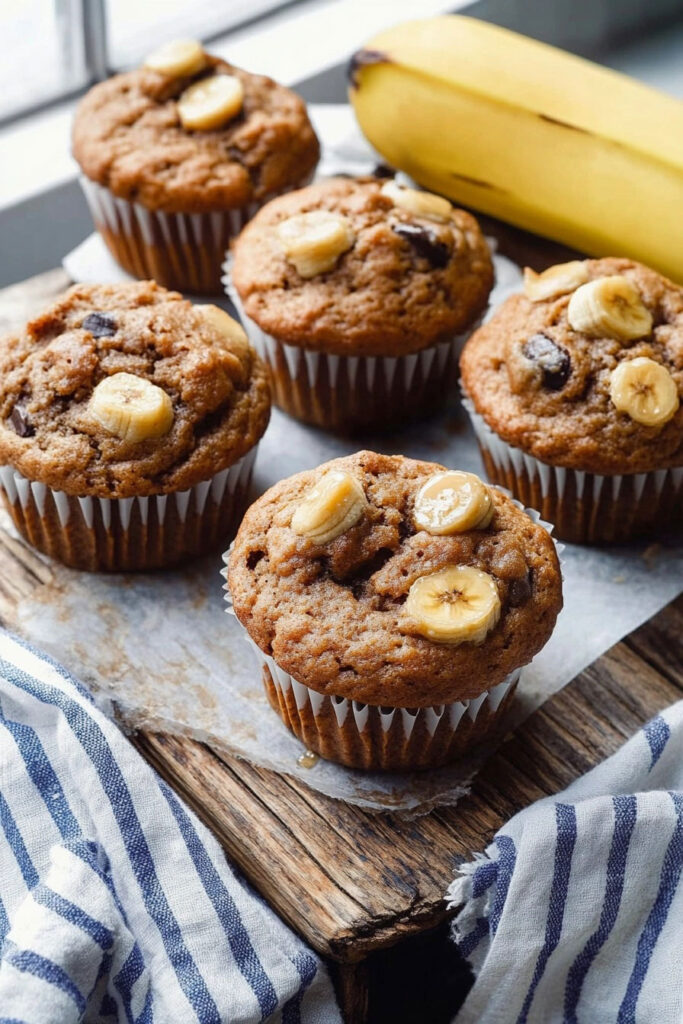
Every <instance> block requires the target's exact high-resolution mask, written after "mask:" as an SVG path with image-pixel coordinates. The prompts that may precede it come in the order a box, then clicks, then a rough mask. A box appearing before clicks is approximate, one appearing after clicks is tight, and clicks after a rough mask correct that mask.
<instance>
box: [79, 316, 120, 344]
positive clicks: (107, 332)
mask: <svg viewBox="0 0 683 1024" xmlns="http://www.w3.org/2000/svg"><path fill="white" fill-rule="evenodd" d="M81 327H82V328H83V330H84V331H90V333H91V334H92V336H93V338H111V336H112V334H116V332H117V331H118V329H119V328H118V324H117V323H116V320H114V317H113V316H109V314H108V313H89V314H88V315H87V316H86V318H85V320H84V321H83V323H82V324H81Z"/></svg>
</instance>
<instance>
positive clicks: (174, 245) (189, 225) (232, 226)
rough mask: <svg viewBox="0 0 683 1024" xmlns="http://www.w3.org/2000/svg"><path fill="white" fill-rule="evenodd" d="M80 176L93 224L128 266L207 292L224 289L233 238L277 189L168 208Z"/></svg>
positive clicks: (173, 284) (172, 284) (174, 284)
mask: <svg viewBox="0 0 683 1024" xmlns="http://www.w3.org/2000/svg"><path fill="white" fill-rule="evenodd" d="M79 180H80V183H81V187H82V189H83V192H84V194H85V198H86V200H87V203H88V206H89V207H90V212H91V214H92V217H93V220H94V222H95V227H96V228H97V230H98V231H99V232H100V234H101V235H102V237H103V238H104V240H105V242H106V243H107V246H108V247H109V249H110V250H111V253H112V255H113V256H114V258H115V259H116V260H117V262H118V263H120V264H121V266H122V267H123V268H124V270H127V271H128V273H129V274H132V275H133V276H134V277H137V278H141V279H145V278H152V279H153V280H155V281H157V282H158V284H161V285H164V287H166V288H177V289H180V290H181V291H186V292H194V293H197V294H209V295H218V294H220V291H221V265H222V263H223V259H224V258H225V253H226V250H227V248H228V246H229V245H230V242H231V240H232V239H233V238H236V237H237V235H239V233H240V231H241V230H242V228H243V227H244V225H245V224H246V223H247V222H248V221H249V220H251V218H252V217H253V216H254V214H255V213H256V212H257V211H258V210H260V208H261V207H262V206H264V205H265V203H267V202H269V201H270V200H271V199H273V198H275V195H276V194H275V193H273V194H272V195H269V196H267V197H266V198H264V199H263V200H261V201H260V202H253V203H247V204H246V205H245V206H240V207H236V208H235V209H232V210H218V211H212V212H210V213H164V212H162V211H160V210H148V209H147V208H146V207H145V206H142V205H141V204H140V203H135V202H129V200H127V199H121V198H119V197H118V196H115V195H114V193H113V192H111V190H110V189H108V188H105V187H104V186H102V185H99V184H97V182H94V181H91V180H90V178H87V177H85V175H81V176H80V179H79ZM310 180H311V176H309V178H308V179H307V180H306V181H302V182H301V184H300V185H296V186H294V187H296V188H301V187H303V186H304V185H306V184H308V182H309V181H310ZM284 191H290V190H288V189H285V190H284ZM277 194H278V195H279V194H280V193H277Z"/></svg>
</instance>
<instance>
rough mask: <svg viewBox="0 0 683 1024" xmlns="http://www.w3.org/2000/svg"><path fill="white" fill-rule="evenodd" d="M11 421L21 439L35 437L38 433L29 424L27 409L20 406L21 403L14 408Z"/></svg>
mask: <svg viewBox="0 0 683 1024" xmlns="http://www.w3.org/2000/svg"><path fill="white" fill-rule="evenodd" d="M9 421H10V423H11V424H12V426H13V427H14V429H15V431H16V433H17V434H18V435H19V437H33V435H34V434H35V432H36V428H35V427H33V426H32V425H31V424H30V423H29V420H28V416H27V415H26V409H25V408H24V406H23V405H19V403H17V404H16V405H15V406H14V408H13V409H12V412H11V413H10V414H9Z"/></svg>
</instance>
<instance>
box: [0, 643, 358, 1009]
mask: <svg viewBox="0 0 683 1024" xmlns="http://www.w3.org/2000/svg"><path fill="white" fill-rule="evenodd" d="M0 950H1V952H0V1024H77V1022H80V1021H86V1022H88V1024H115V1022H117V1024H119V1022H120V1024H124V1022H125V1024H194V1022H200V1024H223V1022H228V1021H230V1022H240V1024H248V1022H251V1021H263V1020H266V1019H268V1020H270V1019H272V1020H277V1021H282V1022H283V1024H290V1022H291V1024H294V1022H304V1024H335V1022H338V1021H340V1017H339V1013H338V1010H337V1007H336V1003H335V1000H334V996H333V993H332V988H331V985H330V982H329V978H328V976H327V973H326V971H325V968H324V966H323V965H322V964H321V963H320V961H319V960H318V958H317V957H316V956H315V955H314V954H313V953H312V952H311V951H310V950H309V949H307V948H306V946H304V945H303V943H302V942H301V941H300V940H299V939H298V938H297V937H296V936H295V935H294V934H293V933H292V932H290V931H289V929H288V928H286V927H285V925H284V924H283V923H282V922H281V921H280V920H279V919H278V918H277V917H276V916H275V914H273V913H272V912H271V911H270V910H269V909H268V908H267V907H266V906H265V904H264V903H263V902H261V900H260V899H259V898H258V897H257V896H255V895H254V894H253V893H252V892H251V891H249V889H248V888H247V887H246V885H245V884H244V882H242V881H241V880H240V878H239V877H238V876H237V875H236V874H235V872H234V871H233V870H232V869H231V868H230V866H229V865H228V864H227V863H226V860H225V858H224V856H223V854H222V852H221V850H220V848H219V846H218V844H217V842H216V841H215V840H214V839H213V838H212V836H211V835H210V834H209V832H208V831H207V830H206V829H205V828H204V827H203V826H202V825H201V824H200V823H199V821H198V820H197V819H196V818H195V817H194V815H193V814H192V813H191V812H190V811H189V810H188V809H187V808H186V807H185V806H184V805H183V804H182V803H181V801H180V800H179V799H178V798H177V797H176V796H175V795H174V793H173V792H172V791H171V790H170V789H169V788H168V786H166V785H165V784H164V783H163V782H161V781H160V779H159V778H158V777H157V775H156V774H155V773H154V772H153V771H152V769H151V768H150V767H149V766H148V765H147V764H145V762H144V761H143V760H142V759H141V758H140V757H139V756H138V754H137V753H136V752H135V750H134V749H133V747H132V746H131V745H130V744H129V743H128V741H127V740H126V739H125V737H124V736H123V735H122V733H120V732H119V730H118V729H117V728H116V726H115V725H113V724H112V723H111V722H110V721H109V720H108V719H107V718H106V717H105V715H104V714H102V713H101V712H100V711H99V710H98V709H97V708H96V707H95V705H94V703H93V701H92V699H91V698H90V696H89V695H88V694H87V693H86V691H85V690H84V689H83V688H82V687H81V686H80V685H79V684H78V683H77V682H76V681H75V680H74V679H72V678H71V677H70V676H69V675H68V673H67V672H65V671H64V669H62V668H61V667H60V666H59V665H57V664H55V663H53V662H51V661H49V660H48V659H46V658H45V657H44V656H42V655H39V654H38V653H37V652H35V651H33V650H31V649H29V648H28V647H26V646H24V645H23V644H21V643H20V642H18V641H17V640H15V639H13V638H12V637H10V636H8V635H7V634H6V633H3V632H2V631H0Z"/></svg>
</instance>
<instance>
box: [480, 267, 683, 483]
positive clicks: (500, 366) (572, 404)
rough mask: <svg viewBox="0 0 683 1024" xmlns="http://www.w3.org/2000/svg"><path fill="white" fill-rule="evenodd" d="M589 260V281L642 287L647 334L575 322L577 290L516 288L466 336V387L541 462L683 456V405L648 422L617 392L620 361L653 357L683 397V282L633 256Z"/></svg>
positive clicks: (616, 467) (596, 465)
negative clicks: (622, 404) (533, 292)
mask: <svg viewBox="0 0 683 1024" xmlns="http://www.w3.org/2000/svg"><path fill="white" fill-rule="evenodd" d="M572 266H573V265H572ZM584 266H585V270H586V271H587V273H586V275H585V276H586V278H587V280H588V281H591V282H593V281H596V280H598V279H599V278H608V277H611V276H613V275H618V276H621V277H624V278H626V279H627V280H628V281H629V282H631V284H632V285H633V286H635V289H636V291H637V294H638V295H639V297H640V299H639V302H642V304H643V306H644V307H645V308H644V310H642V315H643V327H642V331H643V332H644V333H643V336H642V337H638V338H624V337H617V336H615V334H614V333H612V335H611V336H604V335H601V334H599V333H597V332H596V331H595V330H593V331H592V332H591V333H590V334H588V333H582V332H581V331H579V330H576V329H573V328H572V327H571V325H570V319H571V310H569V307H570V302H571V300H572V295H576V294H577V292H576V291H575V290H573V289H572V290H571V291H567V293H566V294H561V295H557V296H551V297H549V298H547V299H545V300H542V301H538V300H537V301H531V300H530V299H529V298H528V297H527V296H526V295H524V294H520V295H514V296H512V297H511V298H509V299H508V300H507V301H506V302H505V303H503V305H502V306H501V308H500V309H499V310H498V311H497V313H496V314H495V316H494V317H492V319H491V320H490V321H489V322H488V323H487V324H485V326H483V327H481V328H480V329H479V330H478V331H477V332H476V333H475V334H474V335H473V336H472V337H471V338H470V340H469V341H468V342H467V344H466V346H465V349H464V352H463V354H462V358H461V371H462V381H463V384H464V387H465V389H466V391H467V392H468V394H469V395H470V397H471V399H472V401H473V402H474V405H475V407H476V410H477V412H479V413H480V414H481V415H482V416H483V417H484V419H485V420H486V422H487V423H488V425H489V426H490V427H491V429H492V430H493V431H495V433H496V434H498V435H499V436H500V437H502V438H503V440H504V441H507V442H508V443H509V444H511V445H514V446H515V447H518V448H521V449H522V450H523V451H525V452H527V453H529V454H530V455H533V456H534V457H535V458H537V459H540V460H541V461H542V462H548V463H550V464H551V465H558V466H564V467H566V468H567V469H575V470H581V471H586V472H589V473H598V474H619V473H642V472H648V471H650V470H656V469H661V468H665V467H668V466H679V465H683V405H679V407H678V409H677V411H676V412H675V414H673V415H672V416H671V418H669V419H668V420H667V422H665V423H660V424H658V425H647V424H644V423H641V422H638V421H637V420H636V419H634V418H633V417H631V416H629V415H628V414H627V413H626V412H625V411H623V410H620V409H618V408H617V406H616V405H615V402H614V400H613V397H612V395H611V393H610V386H611V381H612V374H613V372H614V370H615V369H616V367H617V366H619V365H621V364H623V363H624V362H626V361H631V360H634V359H637V358H647V359H651V360H654V361H655V362H656V363H658V364H660V365H661V366H663V367H664V368H665V369H666V370H667V372H668V374H670V376H671V378H672V379H673V381H674V382H675V384H676V386H677V388H678V393H679V396H681V398H683V288H681V287H680V286H678V285H676V284H673V283H672V282H671V281H668V280H667V279H666V278H664V277H662V276H661V275H660V274H658V273H656V272H655V271H653V270H650V269H648V268H647V267H644V266H642V265H641V264H639V263H634V262H633V261H631V260H627V259H616V258H608V259H600V260H586V261H585V264H584ZM568 310H569V315H568ZM617 313H618V310H617ZM648 313H649V314H650V316H651V329H650V328H649V319H650V318H649V317H648V316H647V314H648ZM607 329H608V328H607ZM636 330H637V327H636Z"/></svg>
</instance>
